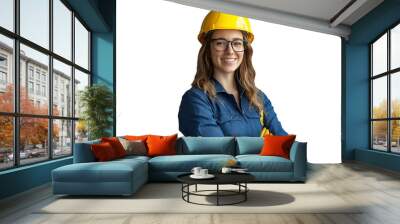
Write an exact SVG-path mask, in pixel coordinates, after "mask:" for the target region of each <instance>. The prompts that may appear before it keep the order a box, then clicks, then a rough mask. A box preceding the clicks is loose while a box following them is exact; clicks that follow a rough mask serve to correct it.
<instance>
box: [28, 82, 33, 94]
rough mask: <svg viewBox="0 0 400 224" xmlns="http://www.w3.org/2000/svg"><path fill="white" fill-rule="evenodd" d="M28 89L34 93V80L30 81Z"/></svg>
mask: <svg viewBox="0 0 400 224" xmlns="http://www.w3.org/2000/svg"><path fill="white" fill-rule="evenodd" d="M28 89H29V90H28V91H29V94H33V92H34V90H33V82H28Z"/></svg>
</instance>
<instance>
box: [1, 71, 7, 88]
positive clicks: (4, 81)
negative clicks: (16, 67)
mask: <svg viewBox="0 0 400 224" xmlns="http://www.w3.org/2000/svg"><path fill="white" fill-rule="evenodd" d="M0 84H2V85H6V84H7V74H6V73H5V72H3V71H0Z"/></svg>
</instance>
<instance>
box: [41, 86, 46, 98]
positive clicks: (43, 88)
mask: <svg viewBox="0 0 400 224" xmlns="http://www.w3.org/2000/svg"><path fill="white" fill-rule="evenodd" d="M42 96H46V86H42Z"/></svg>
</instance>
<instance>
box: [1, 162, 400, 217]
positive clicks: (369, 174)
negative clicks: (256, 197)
mask: <svg viewBox="0 0 400 224" xmlns="http://www.w3.org/2000/svg"><path fill="white" fill-rule="evenodd" d="M307 183H317V184H319V185H321V186H323V187H325V188H326V189H328V190H329V191H331V192H334V193H335V194H337V195H338V196H340V197H341V198H343V199H344V200H345V201H348V202H349V203H351V202H352V201H356V202H363V203H365V204H367V206H366V207H365V208H363V209H362V212H361V213H357V214H313V213H311V214H151V215H149V214H35V213H33V211H34V210H35V208H37V207H38V206H41V205H43V204H45V203H46V202H48V201H51V200H54V197H53V196H52V194H51V189H50V186H49V185H47V186H42V187H39V188H37V189H34V190H32V191H30V192H26V193H23V194H20V195H18V196H15V197H13V198H10V199H6V200H3V201H1V202H0V223H7V224H11V223H27V224H38V223H41V224H50V223H59V224H61V223H74V224H75V223H85V224H89V223H91V224H92V223H93V224H94V223H96V224H97V223H107V224H114V223H115V224H129V223H132V224H133V223H138V224H148V223H151V224H157V223H161V224H167V223H170V224H180V223H193V224H196V223H198V224H208V223H210V224H219V223H229V224H237V223H246V224H253V223H254V224H259V223H271V224H273V223H304V224H312V223H341V224H343V223H344V224H345V223H362V224H364V223H382V224H383V223H384V224H390V223H393V224H399V223H400V174H399V173H393V172H388V171H385V170H382V169H378V168H374V167H370V166H366V165H363V164H359V163H345V164H332V165H316V164H312V165H310V168H309V172H308V181H307ZM315 203H318V201H316V202H315Z"/></svg>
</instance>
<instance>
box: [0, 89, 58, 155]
mask: <svg viewBox="0 0 400 224" xmlns="http://www.w3.org/2000/svg"><path fill="white" fill-rule="evenodd" d="M13 91H14V90H13V85H8V86H7V90H6V92H5V93H0V111H2V112H13V107H14V97H13ZM20 110H21V113H22V114H40V115H47V114H48V111H47V110H48V107H47V106H38V105H34V103H33V102H32V101H31V100H30V99H29V96H28V93H27V92H26V90H25V88H24V87H21V88H20ZM54 112H55V114H59V111H58V110H54ZM0 127H1V128H0V146H1V147H5V148H9V147H12V146H13V119H12V116H0ZM20 127H22V128H20V148H21V149H23V148H24V147H25V145H29V144H34V145H36V144H45V143H46V142H47V136H48V130H49V127H48V119H47V118H32V117H21V118H20ZM58 136H59V127H58V126H57V125H56V124H54V126H53V138H57V137H58Z"/></svg>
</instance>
